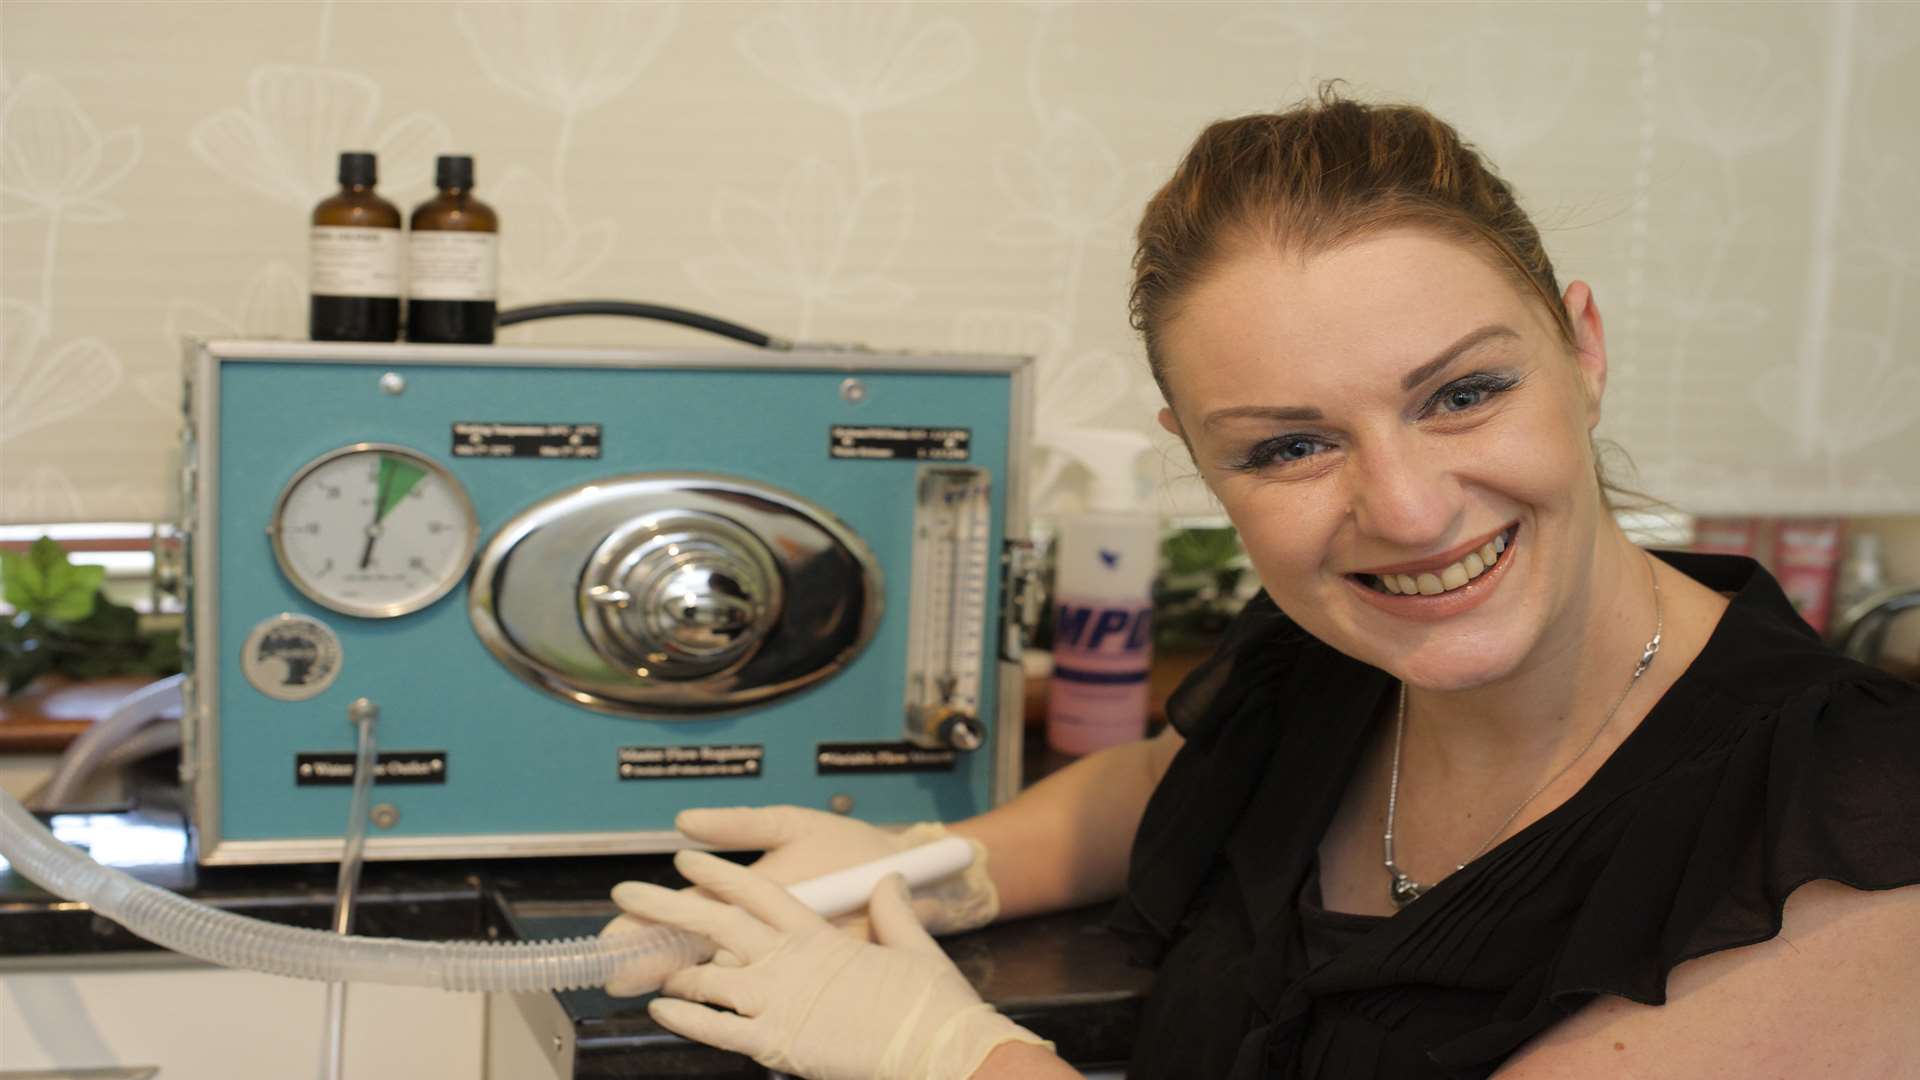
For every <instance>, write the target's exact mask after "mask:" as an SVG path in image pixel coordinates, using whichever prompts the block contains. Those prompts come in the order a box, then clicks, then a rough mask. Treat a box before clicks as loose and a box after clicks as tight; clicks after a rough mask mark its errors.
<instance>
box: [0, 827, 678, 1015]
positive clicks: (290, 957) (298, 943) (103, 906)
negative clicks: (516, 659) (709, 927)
mask: <svg viewBox="0 0 1920 1080" xmlns="http://www.w3.org/2000/svg"><path fill="white" fill-rule="evenodd" d="M0 855H4V856H5V857H6V859H7V861H8V863H10V864H11V865H12V866H13V868H14V870H16V871H18V872H19V873H21V874H23V875H25V876H26V877H27V878H28V879H29V880H31V881H33V882H35V883H36V884H38V885H39V886H40V887H41V888H43V889H46V890H47V891H48V892H50V893H53V894H54V895H55V896H58V897H61V898H62V899H65V900H74V901H78V902H81V903H84V904H87V905H88V906H90V907H91V908H93V910H94V911H96V912H98V913H99V914H101V915H104V916H106V917H107V918H109V919H112V920H113V921H114V922H117V923H119V924H120V925H121V926H124V927H126V928H127V929H128V930H130V931H132V932H133V933H135V934H137V935H139V936H140V937H142V938H145V939H146V940H148V941H151V942H153V943H154V944H155V945H159V946H162V947H164V948H168V949H171V950H173V951H174V952H177V953H181V954H183V955H186V956H191V957H194V958H196V959H199V960H205V961H207V962H208V963H212V964H219V965H221V966H222V967H231V968H242V969H245V970H248V971H263V972H266V973H268V974H270V975H285V976H289V977H291V978H296V979H317V980H319V981H321V982H377V983H390V984H394V985H399V986H430V987H437V988H439V989H442V990H464V991H475V992H480V991H485V992H506V993H527V992H532V991H537V990H576V989H580V988H583V987H589V986H604V985H605V984H606V982H607V980H608V979H610V978H611V977H612V976H613V974H614V973H615V972H616V971H618V972H622V973H627V972H633V971H640V972H644V973H645V974H646V975H647V976H648V979H649V981H650V982H651V983H652V985H655V986H657V985H659V983H661V982H664V981H665V980H666V977H667V976H668V975H671V974H672V973H673V972H675V971H678V970H679V969H681V968H683V967H686V966H688V965H691V964H697V963H700V962H701V961H703V960H705V959H706V958H707V957H708V956H709V955H711V951H712V946H711V945H710V944H708V943H707V942H706V941H705V939H703V938H700V937H697V936H695V935H691V934H687V933H683V932H681V931H678V930H672V929H667V928H664V927H663V928H659V929H656V930H653V931H648V932H643V933H636V934H631V935H622V936H619V937H608V938H595V937H580V938H563V939H556V940H552V941H526V942H495V941H409V940H406V939H404V938H363V937H342V936H340V935H338V934H334V933H330V932H328V931H325V930H309V929H304V928H301V927H293V926H280V925H277V924H274V923H269V922H262V921H261V920H259V919H250V918H247V917H246V916H243V915H235V914H233V913H232V912H228V911H221V910H219V909H218V908H211V907H208V906H206V905H204V904H200V903H196V902H194V901H192V900H189V899H187V898H186V897H183V896H180V895H179V894H177V893H173V892H169V891H168V890H166V889H161V888H156V887H155V886H152V885H148V884H146V883H145V882H142V881H137V880H135V879H134V878H132V877H130V876H128V875H127V874H124V873H122V872H120V871H118V870H115V869H113V868H111V867H106V866H101V865H100V864H99V863H96V862H94V861H93V860H92V859H91V858H89V857H87V855H86V854H84V853H82V852H80V851H76V850H74V849H73V848H71V847H69V846H67V845H66V844H64V843H62V842H61V841H60V840H59V839H57V838H56V837H55V836H54V835H53V834H52V833H50V832H48V831H47V830H46V827H45V826H43V825H41V824H40V822H39V821H38V820H37V819H36V818H35V817H34V816H33V815H32V814H30V813H28V812H27V810H26V809H25V808H24V807H22V806H21V805H20V803H19V801H18V800H16V799H14V798H13V797H12V796H11V795H8V794H7V793H6V792H5V791H0Z"/></svg>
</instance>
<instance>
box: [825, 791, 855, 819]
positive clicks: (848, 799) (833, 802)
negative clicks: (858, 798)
mask: <svg viewBox="0 0 1920 1080" xmlns="http://www.w3.org/2000/svg"><path fill="white" fill-rule="evenodd" d="M827 809H829V810H831V811H833V812H834V813H836V814H851V813H853V796H851V795H849V794H847V793H846V792H844V791H843V792H840V793H839V794H837V795H835V796H834V797H832V798H831V799H828V800H827Z"/></svg>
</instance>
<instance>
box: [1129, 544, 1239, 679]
mask: <svg viewBox="0 0 1920 1080" xmlns="http://www.w3.org/2000/svg"><path fill="white" fill-rule="evenodd" d="M1248 570H1249V567H1248V565H1247V556H1246V553H1245V552H1244V551H1242V550H1241V548H1240V536H1239V534H1238V533H1236V532H1234V530H1233V529H1232V528H1231V527H1229V526H1219V527H1207V528H1191V529H1177V530H1175V531H1173V532H1171V533H1169V534H1168V535H1167V537H1166V539H1165V540H1164V541H1162V542H1161V545H1160V576H1159V577H1158V578H1156V579H1155V580H1154V583H1153V644H1154V647H1155V648H1156V649H1161V650H1165V651H1179V650H1190V649H1205V648H1211V647H1213V645H1214V644H1215V643H1216V642H1218V641H1219V640H1220V635H1221V634H1222V633H1224V632H1225V631H1226V628H1227V624H1228V623H1230V622H1232V621H1233V617H1234V616H1235V615H1237V614H1239V612H1240V608H1241V606H1242V605H1244V604H1245V603H1246V601H1247V592H1246V587H1247V586H1248V585H1249V584H1250V582H1251V580H1252V579H1251V578H1250V577H1249V576H1248Z"/></svg>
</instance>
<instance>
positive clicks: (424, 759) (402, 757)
mask: <svg viewBox="0 0 1920 1080" xmlns="http://www.w3.org/2000/svg"><path fill="white" fill-rule="evenodd" d="M293 782H294V784H296V785H297V786H299V787H340V786H346V785H351V784H352V783H353V755H352V754H295V755H294V756H293ZM373 782H374V783H376V784H444V783H446V782H447V752H446V751H445V750H389V751H382V752H380V753H378V754H376V755H375V756H374V762H373Z"/></svg>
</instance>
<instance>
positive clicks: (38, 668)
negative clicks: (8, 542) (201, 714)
mask: <svg viewBox="0 0 1920 1080" xmlns="http://www.w3.org/2000/svg"><path fill="white" fill-rule="evenodd" d="M105 578H106V571H105V570H104V569H102V568H101V567H98V566H75V565H74V564H73V563H72V562H70V561H68V559H67V553H66V551H65V550H64V549H62V548H61V547H60V545H59V544H57V543H55V542H53V541H52V540H51V539H48V538H47V537H44V536H43V537H41V538H40V539H39V540H36V541H34V544H33V547H31V548H30V549H28V550H27V552H26V553H25V554H22V553H20V552H14V551H0V597H4V598H5V600H6V602H7V604H8V605H9V606H10V607H12V608H13V609H14V614H13V615H11V616H8V617H6V618H5V619H4V620H0V678H4V679H5V693H6V694H9V695H10V694H15V693H18V692H19V691H20V690H21V689H23V688H25V687H26V686H27V684H29V683H31V682H33V681H34V680H35V679H37V678H39V677H40V676H42V675H45V674H48V673H52V672H57V673H60V674H64V675H70V676H72V677H74V678H76V679H96V678H102V677H105V676H108V675H154V676H160V675H171V674H173V673H174V672H176V671H179V670H180V636H179V634H178V633H177V632H175V631H161V632H158V633H147V632H144V631H142V629H141V627H140V615H139V613H138V612H136V611H134V610H133V609H132V608H130V607H127V606H126V605H125V604H117V603H114V602H113V601H112V600H109V599H108V598H107V596H106V594H105V593H103V592H101V591H100V584H101V582H102V581H103V580H105Z"/></svg>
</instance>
